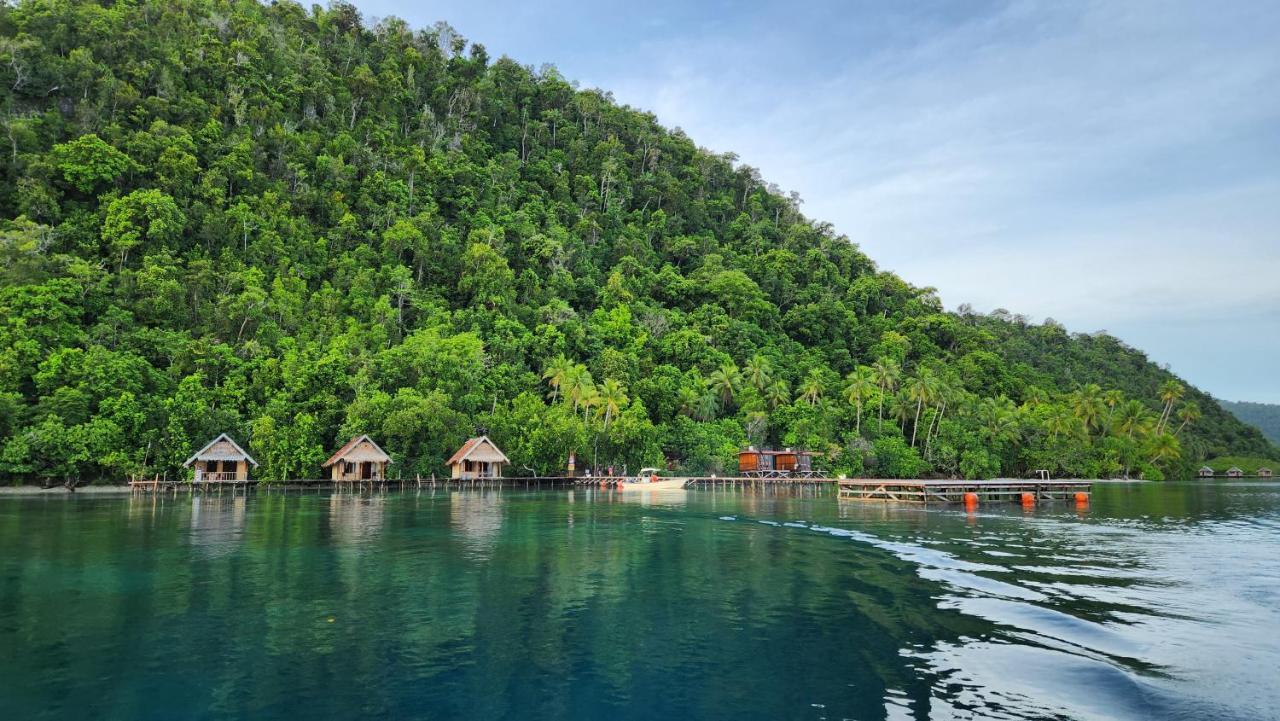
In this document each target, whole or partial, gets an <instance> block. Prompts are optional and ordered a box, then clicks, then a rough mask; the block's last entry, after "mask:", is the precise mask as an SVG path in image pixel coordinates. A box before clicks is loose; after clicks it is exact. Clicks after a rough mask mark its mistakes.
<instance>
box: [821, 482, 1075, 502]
mask: <svg viewBox="0 0 1280 721" xmlns="http://www.w3.org/2000/svg"><path fill="white" fill-rule="evenodd" d="M839 484H840V498H841V499H842V500H855V501H903V502H908V503H964V504H966V505H972V504H975V503H978V502H981V501H1002V502H1006V503H1010V502H1018V503H1022V504H1023V505H1027V504H1034V503H1038V502H1040V501H1075V502H1077V503H1088V502H1089V496H1090V494H1091V493H1092V492H1093V483H1092V482H1090V481H1046V480H1041V479H1017V478H998V479H994V480H988V481H964V480H941V481H934V480H928V481H926V480H918V479H898V478H895V479H884V478H848V479H842V480H840V481H839Z"/></svg>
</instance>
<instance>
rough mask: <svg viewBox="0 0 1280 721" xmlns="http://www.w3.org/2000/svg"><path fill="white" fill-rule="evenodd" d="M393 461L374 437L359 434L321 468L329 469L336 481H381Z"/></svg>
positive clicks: (330, 476)
mask: <svg viewBox="0 0 1280 721" xmlns="http://www.w3.org/2000/svg"><path fill="white" fill-rule="evenodd" d="M391 463H392V461H391V456H389V455H387V452H386V451H384V450H382V448H381V447H380V446H379V445H378V444H377V443H374V441H373V439H372V438H370V437H369V436H367V435H359V436H356V437H355V438H352V439H351V440H349V441H347V444H346V445H345V446H343V447H342V448H339V449H338V452H337V453H334V454H333V455H332V456H329V460H327V461H325V462H324V463H323V464H321V468H327V469H329V478H330V479H331V480H334V481H381V480H385V479H386V477H387V466H388V465H390V464H391Z"/></svg>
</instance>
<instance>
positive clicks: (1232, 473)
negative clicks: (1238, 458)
mask: <svg viewBox="0 0 1280 721" xmlns="http://www.w3.org/2000/svg"><path fill="white" fill-rule="evenodd" d="M1227 478H1244V471H1242V470H1240V469H1239V468H1236V467H1235V466H1232V467H1230V468H1228V469H1227Z"/></svg>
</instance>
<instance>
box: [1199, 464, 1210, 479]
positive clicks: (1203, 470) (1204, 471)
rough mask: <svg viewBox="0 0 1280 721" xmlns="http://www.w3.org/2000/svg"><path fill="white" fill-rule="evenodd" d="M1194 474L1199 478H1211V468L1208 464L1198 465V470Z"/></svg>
mask: <svg viewBox="0 0 1280 721" xmlns="http://www.w3.org/2000/svg"><path fill="white" fill-rule="evenodd" d="M1196 475H1197V476H1200V477H1201V478H1213V469H1212V468H1210V467H1208V466H1200V470H1199V471H1198V472H1197V473H1196Z"/></svg>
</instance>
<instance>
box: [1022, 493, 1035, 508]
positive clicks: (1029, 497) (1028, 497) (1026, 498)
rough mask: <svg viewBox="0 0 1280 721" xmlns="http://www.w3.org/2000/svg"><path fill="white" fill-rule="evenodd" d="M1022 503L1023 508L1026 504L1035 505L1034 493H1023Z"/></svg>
mask: <svg viewBox="0 0 1280 721" xmlns="http://www.w3.org/2000/svg"><path fill="white" fill-rule="evenodd" d="M1022 505H1023V507H1024V508H1025V507H1027V506H1034V505H1036V494H1034V493H1023V494H1022Z"/></svg>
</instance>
